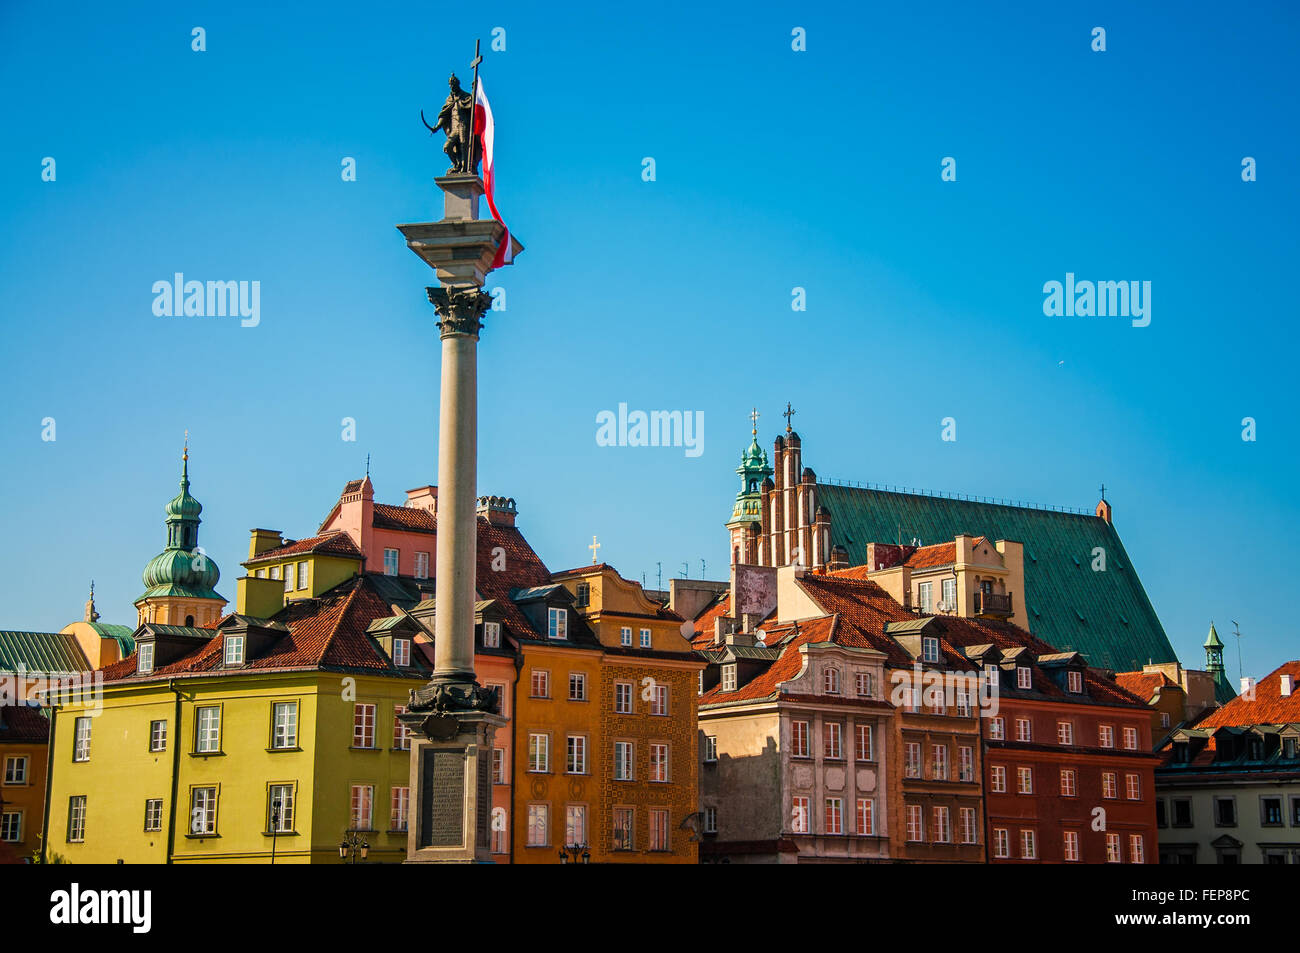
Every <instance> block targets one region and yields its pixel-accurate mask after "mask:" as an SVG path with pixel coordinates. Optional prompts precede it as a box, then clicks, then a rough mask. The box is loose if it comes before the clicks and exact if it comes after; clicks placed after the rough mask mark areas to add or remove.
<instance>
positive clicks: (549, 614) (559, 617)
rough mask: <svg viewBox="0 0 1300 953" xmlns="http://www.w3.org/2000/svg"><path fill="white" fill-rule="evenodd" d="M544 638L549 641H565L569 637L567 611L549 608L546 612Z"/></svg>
mask: <svg viewBox="0 0 1300 953" xmlns="http://www.w3.org/2000/svg"><path fill="white" fill-rule="evenodd" d="M546 637H547V638H549V639H567V638H568V637H569V612H568V610H567V609H556V608H551V609H547V610H546Z"/></svg>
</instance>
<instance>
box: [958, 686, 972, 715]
mask: <svg viewBox="0 0 1300 953" xmlns="http://www.w3.org/2000/svg"><path fill="white" fill-rule="evenodd" d="M956 699H957V715H958V717H961V718H969V717H970V715H971V705H970V693H969V692H968V691H966V689H964V688H959V689H957V693H956Z"/></svg>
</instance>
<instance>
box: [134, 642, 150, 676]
mask: <svg viewBox="0 0 1300 953" xmlns="http://www.w3.org/2000/svg"><path fill="white" fill-rule="evenodd" d="M153 650H154V644H153V643H152V642H141V643H140V648H139V651H137V653H136V662H135V670H136V672H137V673H138V674H140V675H148V674H150V673H151V672H152V671H153V657H154V655H153Z"/></svg>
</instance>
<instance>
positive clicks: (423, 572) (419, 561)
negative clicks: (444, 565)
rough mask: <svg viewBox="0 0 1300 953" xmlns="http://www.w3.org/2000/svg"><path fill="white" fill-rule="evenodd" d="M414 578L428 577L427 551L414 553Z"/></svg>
mask: <svg viewBox="0 0 1300 953" xmlns="http://www.w3.org/2000/svg"><path fill="white" fill-rule="evenodd" d="M415 578H416V579H428V578H429V554H428V553H416V554H415Z"/></svg>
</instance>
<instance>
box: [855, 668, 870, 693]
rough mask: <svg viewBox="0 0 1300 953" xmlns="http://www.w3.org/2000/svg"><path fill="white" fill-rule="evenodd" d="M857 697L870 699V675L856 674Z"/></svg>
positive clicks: (867, 673)
mask: <svg viewBox="0 0 1300 953" xmlns="http://www.w3.org/2000/svg"><path fill="white" fill-rule="evenodd" d="M857 681H858V685H857V688H858V696H859V697H860V698H870V697H871V696H872V686H871V673H870V672H858V679H857Z"/></svg>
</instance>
